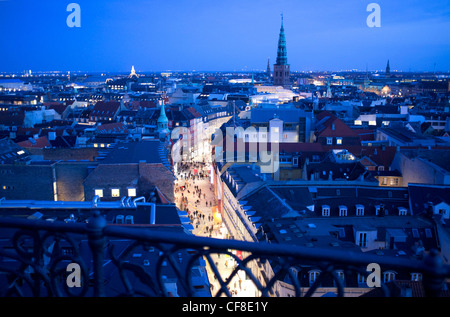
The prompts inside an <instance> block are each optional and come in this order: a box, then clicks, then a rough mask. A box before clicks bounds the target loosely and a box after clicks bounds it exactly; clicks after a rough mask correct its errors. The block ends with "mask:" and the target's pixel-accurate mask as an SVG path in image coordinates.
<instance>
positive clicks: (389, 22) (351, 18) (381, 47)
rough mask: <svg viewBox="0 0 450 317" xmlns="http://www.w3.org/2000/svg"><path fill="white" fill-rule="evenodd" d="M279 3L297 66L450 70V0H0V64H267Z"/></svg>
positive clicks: (123, 67) (140, 67)
mask: <svg viewBox="0 0 450 317" xmlns="http://www.w3.org/2000/svg"><path fill="white" fill-rule="evenodd" d="M71 2H76V3H78V4H79V5H80V7H81V28H69V27H67V25H66V18H67V16H68V15H69V12H66V7H67V5H68V4H69V3H71ZM371 2H376V3H378V4H379V5H380V6H381V28H369V27H368V26H367V25H366V18H367V16H368V15H369V12H367V11H366V7H367V5H368V4H369V3H371ZM281 12H283V13H284V26H285V31H286V40H287V52H288V62H289V63H290V64H291V70H293V71H304V70H306V71H307V70H342V69H365V68H366V65H367V67H368V68H369V70H375V69H383V68H384V67H385V65H386V61H387V60H388V59H389V60H390V62H391V69H392V70H403V71H409V70H412V71H432V70H433V69H434V67H435V68H436V70H441V71H450V32H449V31H450V0H429V1H424V0H402V1H400V0H315V1H313V0H308V1H306V0H270V1H269V0H0V72H9V71H23V70H26V69H31V70H32V71H47V70H61V71H67V70H72V71H77V70H80V71H111V72H115V71H126V72H128V71H129V70H130V69H131V65H135V68H136V70H137V71H138V72H139V71H162V70H188V71H191V70H200V71H201V70H211V71H212V70H219V71H223V70H229V71H233V70H249V71H252V70H264V69H265V68H266V66H267V59H268V58H270V61H271V64H273V63H274V62H275V59H276V49H277V40H278V34H279V29H280V13H281ZM435 64H436V66H434V65H435Z"/></svg>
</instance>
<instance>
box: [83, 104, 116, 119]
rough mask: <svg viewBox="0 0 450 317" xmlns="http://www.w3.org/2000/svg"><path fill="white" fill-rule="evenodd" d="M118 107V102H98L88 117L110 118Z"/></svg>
mask: <svg viewBox="0 0 450 317" xmlns="http://www.w3.org/2000/svg"><path fill="white" fill-rule="evenodd" d="M119 107H120V102H118V101H99V102H97V103H96V104H95V106H94V108H93V109H92V111H91V113H90V115H91V116H103V117H112V116H114V114H115V113H116V112H117V110H118V109H119Z"/></svg>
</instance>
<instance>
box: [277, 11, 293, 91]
mask: <svg viewBox="0 0 450 317" xmlns="http://www.w3.org/2000/svg"><path fill="white" fill-rule="evenodd" d="M273 84H274V85H275V86H282V87H284V88H287V89H290V86H291V84H290V66H289V64H288V61H287V51H286V36H285V35H284V19H283V14H281V28H280V36H279V38H278V50H277V62H276V63H275V64H274V65H273Z"/></svg>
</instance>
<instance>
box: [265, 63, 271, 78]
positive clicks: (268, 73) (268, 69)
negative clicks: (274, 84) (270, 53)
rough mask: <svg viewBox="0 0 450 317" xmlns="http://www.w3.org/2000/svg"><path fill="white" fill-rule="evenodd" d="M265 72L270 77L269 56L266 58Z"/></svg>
mask: <svg viewBox="0 0 450 317" xmlns="http://www.w3.org/2000/svg"><path fill="white" fill-rule="evenodd" d="M266 73H267V77H269V78H270V75H271V73H270V58H269V59H268V60H267V71H266Z"/></svg>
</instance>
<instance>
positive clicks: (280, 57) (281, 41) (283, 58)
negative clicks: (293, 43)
mask: <svg viewBox="0 0 450 317" xmlns="http://www.w3.org/2000/svg"><path fill="white" fill-rule="evenodd" d="M283 20H284V19H283V14H281V28H280V36H279V38H278V51H277V65H287V50H286V36H285V35H284V21H283Z"/></svg>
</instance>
